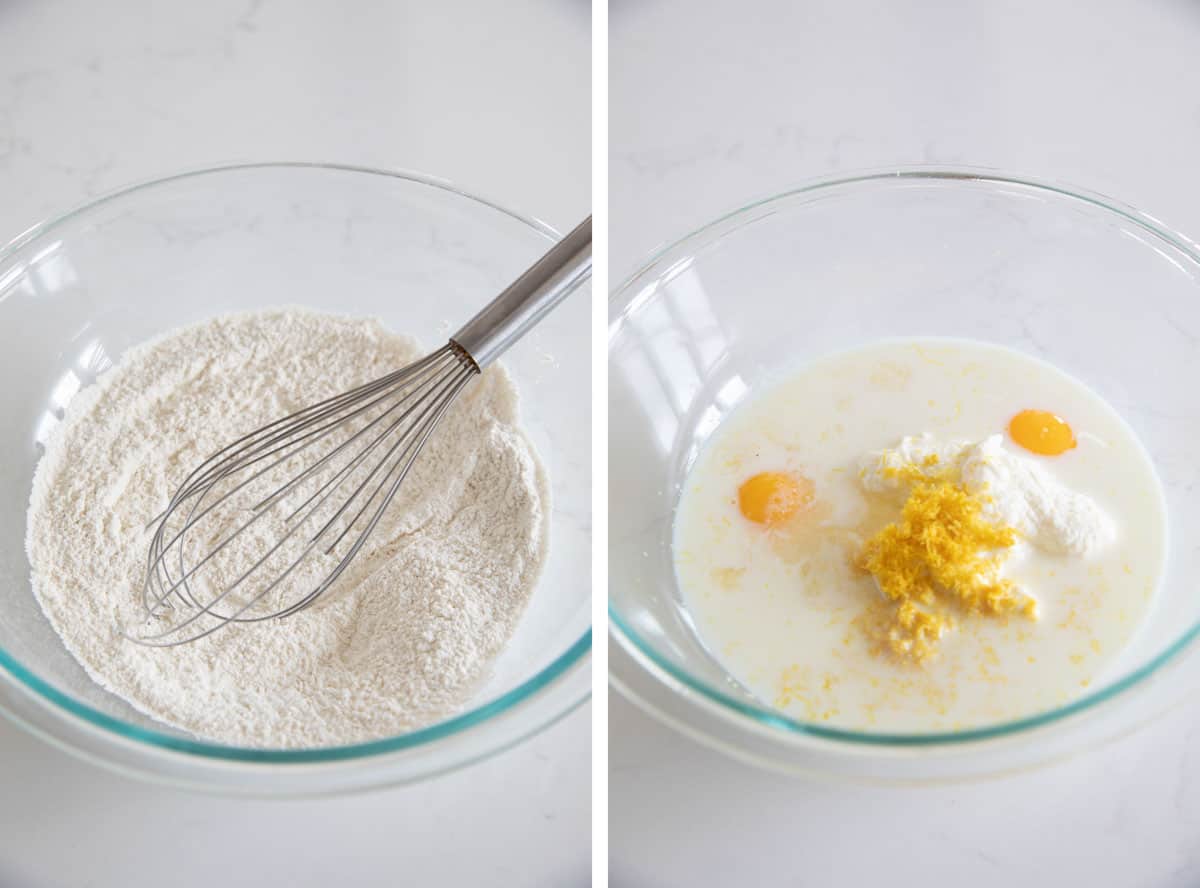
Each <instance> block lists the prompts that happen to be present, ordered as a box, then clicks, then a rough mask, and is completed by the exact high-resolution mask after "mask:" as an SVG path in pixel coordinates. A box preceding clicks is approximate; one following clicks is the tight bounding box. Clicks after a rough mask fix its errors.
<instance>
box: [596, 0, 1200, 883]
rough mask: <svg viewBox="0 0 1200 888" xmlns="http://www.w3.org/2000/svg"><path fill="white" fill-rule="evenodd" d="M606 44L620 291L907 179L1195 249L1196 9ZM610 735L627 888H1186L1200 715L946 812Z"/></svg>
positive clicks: (1198, 216)
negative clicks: (1027, 182) (792, 219)
mask: <svg viewBox="0 0 1200 888" xmlns="http://www.w3.org/2000/svg"><path fill="white" fill-rule="evenodd" d="M610 27H611V38H612V52H611V56H610V66H611V74H612V85H611V94H610V104H611V108H612V114H611V122H610V127H611V139H612V150H611V156H610V188H611V213H612V262H613V269H612V271H613V279H614V281H616V280H619V279H620V278H623V277H624V276H625V275H626V274H628V273H629V272H631V271H633V270H634V268H635V267H636V266H637V264H638V263H639V261H640V260H641V259H642V258H643V257H644V256H645V255H646V254H647V253H648V252H649V251H650V250H651V249H652V248H654V247H655V246H656V245H657V244H658V243H660V242H662V241H665V240H674V239H675V238H677V237H680V236H682V235H684V234H686V233H687V232H688V231H690V230H691V229H693V228H694V227H696V226H698V225H701V224H703V223H705V222H707V221H709V220H711V219H712V218H713V217H715V216H716V215H718V214H720V213H722V212H723V211H726V210H729V209H732V208H734V207H736V206H739V205H741V204H744V203H746V202H748V201H749V200H750V199H752V198H754V197H757V196H762V195H765V194H770V193H774V192H778V191H781V190H784V189H786V188H787V187H789V186H791V185H794V184H796V183H798V182H801V181H803V180H805V179H807V178H811V177H814V176H820V175H825V174H828V173H834V172H838V171H845V170H851V169H856V168H862V167H880V166H888V165H894V164H898V163H920V162H942V163H967V164H977V165H986V166H996V167H1002V168H1006V169H1009V170H1012V171H1016V172H1021V173H1026V174H1031V175H1037V176H1044V177H1049V178H1055V179H1062V180H1066V181H1069V182H1075V183H1078V184H1082V185H1084V186H1085V187H1089V188H1092V189H1095V190H1099V191H1102V192H1105V193H1108V194H1110V195H1112V196H1114V197H1117V198H1119V199H1121V200H1124V201H1126V202H1129V203H1132V204H1134V205H1135V206H1138V207H1140V208H1142V209H1144V210H1146V211H1148V212H1150V213H1152V214H1153V215H1155V216H1157V217H1159V218H1160V219H1162V220H1164V221H1165V222H1166V223H1167V224H1168V225H1170V226H1173V227H1175V228H1177V229H1179V230H1182V231H1183V232H1184V233H1186V234H1189V235H1190V236H1191V237H1192V239H1194V240H1195V239H1200V90H1197V85H1198V84H1200V3H1197V2H1196V0H1150V2H1142V3H1129V2H1119V0H1101V2H1095V3H1090V4H1078V3H1069V2H1065V0H1053V2H1005V3H985V2H967V3H961V2H949V0H947V2H936V0H935V2H923V3H892V2H883V0H881V2H875V3H872V2H861V0H848V2H846V0H805V2H791V0H756V2H749V3H739V4H733V3H717V2H695V0H693V2H687V0H614V3H613V6H612V19H611V25H610ZM1131 295H1136V294H1131ZM610 738H611V739H610V744H611V745H610V756H611V777H610V781H611V783H610V842H611V854H610V860H611V864H610V865H611V874H612V883H613V884H614V885H617V886H639V888H640V886H649V888H665V886H683V885H686V886H708V885H730V884H745V885H764V886H771V885H789V886H796V885H805V886H808V885H811V886H821V888H825V886H859V885H871V886H874V885H880V884H887V885H923V886H929V888H940V886H943V885H946V886H951V885H964V884H965V885H971V886H972V888H991V886H1012V885H1027V886H1042V885H1060V884H1081V885H1097V886H1105V888H1107V886H1193V885H1197V884H1200V748H1198V746H1200V704H1191V705H1189V706H1186V707H1184V708H1182V709H1180V710H1178V711H1176V712H1175V713H1173V714H1172V715H1171V716H1170V717H1169V718H1167V719H1165V720H1163V721H1161V722H1159V723H1157V724H1155V725H1152V726H1151V727H1150V728H1148V729H1146V730H1144V731H1142V732H1141V733H1139V734H1137V735H1135V736H1133V737H1130V738H1127V739H1125V740H1124V741H1121V742H1118V743H1116V744H1114V745H1112V746H1109V747H1107V748H1105V749H1103V750H1100V751H1098V752H1095V753H1092V754H1089V755H1086V756H1083V757H1080V758H1078V759H1076V760H1074V761H1072V762H1069V763H1067V764H1064V765H1059V766H1056V767H1053V768H1050V769H1046V770H1042V771H1039V772H1036V773H1034V774H1030V775H1024V776H1020V777H1015V778H1008V779H1004V780H998V781H994V782H988V783H983V784H976V785H965V786H957V787H945V788H936V789H879V788H859V787H854V788H846V787H829V786H822V785H817V784H814V783H811V782H806V781H802V780H796V779H790V778H784V777H780V776H776V775H774V774H769V773H765V772H760V771H755V770H752V769H750V768H748V767H746V766H743V765H740V764H737V763H734V762H732V761H729V760H727V759H725V758H723V757H722V756H720V755H718V754H716V753H713V752H710V751H708V750H706V749H703V748H701V747H699V746H697V745H695V744H693V743H691V742H690V741H688V740H685V739H684V738H683V737H681V736H679V735H677V734H675V733H673V732H671V731H669V730H668V729H666V728H663V727H660V726H659V725H657V724H656V723H655V722H653V721H651V720H650V719H649V718H648V717H646V716H645V715H643V714H642V713H641V712H640V711H638V710H636V709H634V708H633V707H632V706H631V705H630V704H628V703H626V702H624V701H622V700H620V699H619V698H617V697H615V696H614V698H613V699H612V701H611V710H610Z"/></svg>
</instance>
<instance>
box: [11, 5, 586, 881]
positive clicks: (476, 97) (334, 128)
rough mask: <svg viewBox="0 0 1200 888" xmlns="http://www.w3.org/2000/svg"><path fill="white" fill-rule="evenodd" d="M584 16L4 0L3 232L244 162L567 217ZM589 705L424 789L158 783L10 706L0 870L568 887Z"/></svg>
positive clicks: (97, 876)
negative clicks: (364, 172)
mask: <svg viewBox="0 0 1200 888" xmlns="http://www.w3.org/2000/svg"><path fill="white" fill-rule="evenodd" d="M589 20H590V13H589V10H588V7H587V4H586V3H585V2H578V0H553V2H546V0H515V2H509V3H504V4H492V3H487V2H471V0H448V2H441V3H424V2H415V0H414V2H395V3H352V4H346V3H335V2H325V0H318V2H310V3H284V2H280V0H208V2H203V3H155V2H152V0H108V2H104V3H92V2H88V0H38V2H31V0H0V241H4V240H7V239H9V238H10V237H12V236H13V235H15V234H17V233H18V232H20V231H22V230H23V229H24V228H26V227H28V226H29V225H30V224H32V223H34V222H36V221H38V220H39V219H41V218H43V217H45V216H46V215H48V214H54V213H57V212H59V211H62V210H66V209H69V208H71V207H72V206H74V205H76V204H78V203H80V202H82V201H84V200H86V199H87V198H89V197H92V196H95V195H97V194H100V193H103V192H105V191H108V190H111V189H114V188H117V187H119V186H123V185H125V184H128V183H130V182H133V181H138V180H143V179H147V178H152V177H156V176H159V175H163V174H168V173H173V172H178V171H180V170H182V169H187V168H193V167H198V166H205V165H210V164H214V163H222V162H229V161H242V160H284V159H298V160H330V161H338V162H343V163H353V164H364V165H369V166H385V167H399V168H406V169H414V170H420V171H424V172H426V173H430V174H433V175H436V176H440V177H443V178H447V179H450V180H452V181H455V182H458V183H459V184H461V185H463V186H465V187H467V188H468V189H471V190H474V191H477V192H479V193H482V194H485V195H487V196H489V197H491V198H493V199H495V200H497V201H499V202H501V203H503V204H506V205H508V206H511V207H513V208H515V209H518V210H522V211H524V212H527V213H530V214H532V215H535V216H539V217H541V218H543V219H544V220H545V221H547V222H549V223H550V224H552V225H555V226H557V227H559V228H562V229H566V228H569V227H570V225H571V224H573V223H574V222H575V221H577V220H578V218H579V217H581V216H582V215H583V214H584V213H585V212H586V211H587V209H588V207H589V205H590V195H591V186H590V160H591V151H590V105H589V95H590V72H589V64H590V62H589V58H590V57H589V44H590V34H589ZM590 745H591V744H590V711H589V707H584V708H583V709H582V710H580V711H577V712H576V713H574V714H572V715H571V716H569V717H568V718H567V719H565V720H564V721H563V722H561V723H559V724H558V725H556V726H555V727H553V728H551V729H549V730H548V731H546V732H545V733H543V734H541V735H539V736H537V737H536V738H534V739H533V740H531V741H529V742H526V743H524V744H522V745H521V746H519V747H517V748H516V749H514V750H511V751H509V752H507V753H504V754H502V755H500V756H498V757H496V758H494V759H491V760H490V761H487V762H484V763H482V764H479V765H476V766H473V767H470V768H468V769H466V770H463V771H460V772H458V773H455V774H451V775H448V776H446V777H443V778H440V779H437V780H433V781H429V782H427V783H424V784H420V785H417V786H413V787H408V788H402V789H394V790H387V791H382V792H377V793H373V794H369V795H364V796H355V797H349V798H343V799H330V800H323V801H288V802H245V801H229V800H223V799H217V798H208V797H203V796H195V795H189V794H185V793H180V792H174V791H169V790H163V789H159V788H156V787H153V786H148V785H144V784H141V783H136V782H133V781H130V780H128V779H125V778H122V777H117V776H113V775H110V774H108V773H106V772H104V771H101V770H99V769H98V768H95V767H93V766H91V765H87V764H84V763H81V762H78V761H76V760H74V759H72V758H70V757H69V756H67V755H66V754H64V753H61V752H58V751H57V750H55V749H52V748H50V747H49V746H47V745H46V744H44V743H41V742H39V741H37V740H34V739H33V738H31V737H28V736H26V735H25V734H24V733H22V732H21V731H20V730H18V729H17V728H16V727H14V726H13V725H11V724H9V723H8V722H5V721H0V797H2V798H3V800H4V804H3V805H0V885H2V886H4V888H26V886H29V888H35V886H36V888H42V886H91V888H107V886H138V885H151V884H161V885H173V886H210V885H227V886H242V885H247V886H248V885H262V884H268V883H270V884H279V885H289V886H290V885H296V886H309V885H312V886H318V885H319V886H326V885H332V884H339V885H346V886H356V888H357V886H375V885H380V886H383V885H388V886H390V885H397V884H414V885H431V884H439V885H451V886H454V885H480V884H504V885H515V886H525V885H528V886H535V885H538V886H540V885H582V884H586V883H587V880H588V873H589V872H590V844H591V843H590V824H591V815H590V785H591V778H590V773H591V768H590V758H591V750H590Z"/></svg>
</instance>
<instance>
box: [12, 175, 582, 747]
mask: <svg viewBox="0 0 1200 888" xmlns="http://www.w3.org/2000/svg"><path fill="white" fill-rule="evenodd" d="M277 169H299V170H303V169H315V170H322V171H326V172H341V173H352V174H362V175H371V176H385V177H387V178H390V179H399V180H402V181H406V182H410V183H412V184H414V185H422V186H426V187H428V188H433V189H436V190H439V191H444V192H448V193H450V194H453V195H456V196H457V197H461V198H464V199H465V200H468V201H471V202H474V203H476V204H479V205H481V206H483V207H486V208H488V209H491V210H494V211H496V212H498V213H501V214H503V215H505V216H508V217H509V218H511V219H514V220H516V221H517V222H521V223H523V224H524V225H527V226H529V227H530V228H531V229H533V230H534V231H536V232H538V233H539V234H543V235H545V236H547V237H549V238H552V239H555V240H557V239H558V238H560V237H561V236H562V235H561V234H559V232H557V231H556V230H555V229H554V228H552V227H551V226H549V225H547V224H546V223H545V222H542V221H541V220H539V219H536V218H534V217H532V216H526V215H523V214H521V213H518V212H516V211H514V210H510V209H508V208H507V207H505V206H503V205H501V204H499V203H496V202H495V201H492V200H488V199H487V198H483V197H480V196H478V195H476V194H473V193H471V192H469V191H466V190H464V189H463V188H460V187H458V186H457V185H454V184H453V183H451V182H449V181H447V180H445V179H439V178H436V177H433V176H428V175H425V174H423V173H417V172H412V171H408V170H387V169H379V168H374V167H365V166H355V165H350V164H337V163H318V162H309V161H264V162H254V163H230V164H223V165H218V166H211V167H204V168H201V169H195V170H188V171H186V172H182V173H177V174H174V175H170V176H163V177H159V178H155V179H150V180H147V181H144V182H139V183H137V184H135V185H130V186H127V187H125V188H121V189H118V190H116V191H112V192H109V193H108V194H105V195H102V196H101V197H98V198H96V199H95V200H92V201H89V202H87V203H84V204H81V205H79V206H78V207H76V208H75V209H73V210H69V211H68V212H65V213H63V214H62V215H60V216H55V217H52V218H50V219H47V220H45V221H42V222H38V223H37V224H35V225H33V226H31V227H30V228H28V229H27V230H25V231H24V232H22V233H21V234H19V235H17V236H16V237H15V238H13V239H12V240H11V241H9V242H8V243H7V244H5V245H4V246H3V247H2V248H0V265H3V263H5V262H7V261H8V260H10V259H11V258H12V256H13V255H14V254H15V253H16V252H17V251H18V250H20V249H21V248H22V247H25V246H27V245H28V244H29V243H30V242H31V241H33V240H35V239H37V238H39V237H42V236H44V235H47V234H50V233H52V232H53V231H54V230H55V229H56V228H58V227H60V226H61V225H64V224H65V223H67V222H69V221H71V220H72V219H75V218H77V217H78V216H81V215H84V214H86V213H88V212H90V211H92V210H94V209H96V208H98V207H100V206H103V205H106V204H110V203H113V202H115V201H119V200H123V199H124V198H127V197H130V196H131V195H134V194H137V193H139V192H142V191H147V190H150V189H153V188H156V187H158V186H162V185H170V184H173V183H176V182H180V181H183V180H185V179H194V178H199V177H202V176H210V175H219V174H222V173H230V172H247V171H253V170H277ZM591 647H592V630H591V627H588V629H587V630H586V631H585V632H584V633H583V635H581V636H580V637H579V639H578V640H576V641H575V642H574V643H573V644H572V645H571V646H570V647H569V648H567V650H566V651H565V652H563V653H562V654H560V655H559V656H558V657H557V658H556V659H555V660H553V661H552V662H551V663H550V664H549V665H547V666H546V667H544V668H543V669H542V670H541V671H540V672H538V673H537V674H535V675H534V676H532V677H531V678H528V679H526V680H525V681H524V682H522V683H521V684H520V685H518V686H517V687H515V688H513V689H512V690H510V691H507V692H506V693H504V694H502V695H501V696H499V697H497V698H496V699H494V700H492V701H490V702H488V703H485V704H484V705H482V706H479V707H476V708H474V709H472V710H470V711H468V712H464V713H463V714H461V715H457V716H455V717H454V718H450V719H447V720H445V721H441V722H438V723H437V724H434V725H430V726H429V727H426V728H420V729H419V730H416V731H410V732H409V733H406V734H400V735H398V736H396V737H388V738H385V739H382V740H372V741H370V742H367V743H354V744H349V745H346V746H327V747H319V748H314V749H254V748H249V747H241V746H231V745H226V744H221V743H211V742H207V741H204V740H198V739H191V738H187V737H179V736H175V735H172V734H166V733H163V732H161V731H157V730H154V729H153V728H147V727H143V726H141V725H134V724H130V723H129V722H126V721H124V720H123V719H119V718H116V717H114V716H111V715H108V714H106V713H103V712H100V711H99V710H97V709H93V708H92V707H90V706H88V705H86V704H84V703H81V702H79V701H78V700H76V699H74V698H73V697H71V696H70V695H69V694H66V693H64V692H62V691H60V690H58V689H57V688H55V687H54V686H52V685H50V684H49V683H48V682H46V681H44V680H42V679H41V678H39V677H38V676H37V675H36V674H34V673H33V672H32V671H31V670H30V669H28V668H27V667H25V666H24V665H22V664H21V663H20V662H19V661H17V660H16V659H15V658H14V657H13V656H12V655H11V654H9V653H8V651H6V650H5V649H4V648H3V647H0V668H3V669H4V670H5V671H7V672H8V673H9V674H10V675H11V676H13V677H14V678H15V679H17V681H18V682H19V683H20V684H21V685H23V686H24V687H25V688H26V689H28V690H31V691H33V692H34V693H35V694H37V695H39V696H40V697H41V698H42V699H43V700H45V701H47V702H49V703H50V704H52V706H53V708H57V709H61V710H65V711H66V713H67V714H69V715H72V716H75V717H78V718H81V719H83V720H84V721H86V722H88V723H89V724H91V725H93V726H95V727H98V728H101V729H103V730H106V731H110V732H112V733H114V734H116V735H118V737H120V738H122V739H126V740H134V741H138V742H141V743H146V744H148V745H150V746H153V747H157V748H159V749H164V750H167V751H170V752H176V753H184V754H187V755H193V756H200V757H203V758H206V759H216V760H224V761H232V762H253V763H259V764H262V763H266V764H324V763H331V762H339V761H348V760H357V759H364V758H369V757H371V756H380V755H384V754H388V753H396V752H400V751H403V750H407V749H414V748H416V747H419V746H425V745H428V744H430V743H434V742H436V741H438V740H442V739H445V738H447V737H451V736H454V735H457V734H460V733H462V732H464V731H467V730H469V729H471V728H473V727H475V726H477V725H480V724H482V723H484V722H486V721H488V720H490V719H492V718H494V717H496V716H498V715H501V714H503V713H506V712H508V711H509V710H511V709H513V708H515V707H516V706H518V705H519V704H520V703H522V702H524V701H525V700H528V699H529V698H531V697H532V696H533V695H535V694H537V693H538V692H539V691H540V690H542V689H543V688H545V687H546V686H548V685H550V684H551V683H553V682H554V681H555V680H556V679H558V678H560V677H561V676H563V675H565V674H566V673H567V672H568V671H569V670H570V669H572V668H573V667H575V666H577V665H578V664H579V663H580V662H581V661H583V660H584V658H585V656H586V655H587V654H588V653H589V652H590V651H591ZM588 696H589V694H584V695H583V696H582V697H581V698H580V699H578V700H572V701H571V702H570V705H568V706H567V707H565V710H564V712H562V713H559V714H558V716H557V717H561V716H562V715H564V714H565V713H566V712H569V711H571V710H573V709H575V708H576V707H577V706H579V705H580V704H582V703H583V702H584V701H585V700H586V699H587V698H588ZM538 727H544V725H543V726H538ZM534 730H537V728H535V729H534Z"/></svg>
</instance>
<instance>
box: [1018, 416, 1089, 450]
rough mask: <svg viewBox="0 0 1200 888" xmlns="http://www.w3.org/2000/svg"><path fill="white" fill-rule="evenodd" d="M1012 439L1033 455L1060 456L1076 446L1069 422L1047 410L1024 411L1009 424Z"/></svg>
mask: <svg viewBox="0 0 1200 888" xmlns="http://www.w3.org/2000/svg"><path fill="white" fill-rule="evenodd" d="M1008 433H1009V434H1010V435H1012V439H1013V440H1014V441H1016V442H1017V443H1018V444H1020V445H1021V446H1022V447H1024V448H1025V449H1026V450H1028V451H1030V452H1032V453H1038V454H1041V455H1042V456H1058V455H1059V454H1060V453H1065V452H1066V451H1068V450H1070V449H1072V448H1073V447H1074V446H1075V433H1074V432H1073V431H1071V427H1070V426H1069V425H1067V421H1066V420H1065V419H1063V418H1062V417H1060V416H1055V415H1054V414H1053V413H1047V412H1046V411H1045V410H1022V411H1021V412H1020V413H1018V414H1017V415H1016V416H1014V417H1013V418H1012V419H1011V420H1010V421H1009V423H1008Z"/></svg>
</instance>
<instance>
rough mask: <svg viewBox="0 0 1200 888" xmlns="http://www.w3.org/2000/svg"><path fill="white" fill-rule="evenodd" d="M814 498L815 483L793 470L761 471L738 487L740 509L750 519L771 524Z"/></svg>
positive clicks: (780, 522) (779, 520) (781, 521)
mask: <svg viewBox="0 0 1200 888" xmlns="http://www.w3.org/2000/svg"><path fill="white" fill-rule="evenodd" d="M812 500H813V485H812V482H811V481H809V480H808V479H807V478H803V477H800V476H798V475H794V474H792V473H791V472H760V473H758V474H757V475H755V476H754V477H752V478H748V479H747V480H746V481H744V482H743V483H742V485H741V487H739V488H738V509H740V510H741V513H742V514H743V515H744V516H746V518H748V519H749V520H750V521H753V522H755V523H756V524H765V525H766V526H768V527H772V526H774V525H776V524H782V523H783V522H785V521H787V520H788V519H789V518H791V517H793V516H794V515H795V514H796V513H797V512H799V511H800V510H801V509H802V508H804V507H805V506H807V505H809V504H810V503H811V502H812Z"/></svg>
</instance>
